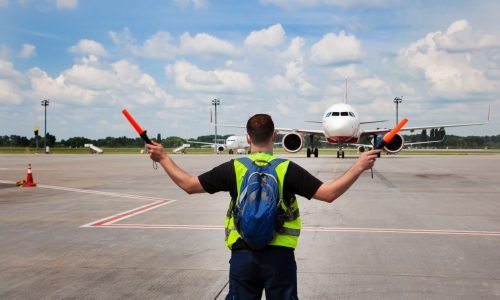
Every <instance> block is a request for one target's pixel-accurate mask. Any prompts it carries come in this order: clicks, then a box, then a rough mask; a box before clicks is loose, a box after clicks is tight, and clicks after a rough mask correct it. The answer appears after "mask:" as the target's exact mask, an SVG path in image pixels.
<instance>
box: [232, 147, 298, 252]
mask: <svg viewBox="0 0 500 300" xmlns="http://www.w3.org/2000/svg"><path fill="white" fill-rule="evenodd" d="M248 158H250V159H251V160H253V161H255V160H263V161H268V162H269V161H271V160H273V159H274V158H275V157H274V156H272V155H269V154H267V153H261V152H259V153H255V154H251V155H249V156H248ZM289 164H290V161H288V160H286V161H284V162H282V163H280V164H279V165H277V166H276V174H278V182H279V191H280V204H281V207H282V208H283V211H285V214H284V215H283V216H280V217H281V218H282V219H283V221H284V224H283V227H282V228H281V229H280V230H278V234H277V235H276V236H275V238H274V239H273V240H272V241H271V242H270V243H269V245H273V246H282V247H289V248H293V249H295V248H296V247H297V243H298V240H299V235H300V229H301V227H302V225H301V221H300V213H299V203H298V201H297V199H296V198H295V196H294V198H293V199H292V200H291V208H288V207H287V206H286V204H285V201H284V200H283V182H284V179H285V174H286V171H287V169H288V165H289ZM234 170H235V174H236V188H237V195H238V197H239V195H240V187H241V182H242V180H243V177H244V176H245V173H246V171H247V169H246V167H245V165H244V164H242V163H241V162H239V161H238V160H234ZM236 201H238V199H236V200H234V199H232V200H231V201H230V203H229V209H228V211H227V214H226V219H225V222H224V226H225V233H226V246H227V247H228V248H229V249H231V247H232V246H233V244H234V243H235V242H236V241H237V240H238V239H239V238H241V236H240V234H239V233H238V231H237V230H236V227H235V226H234V218H233V215H232V213H233V206H234V204H235V203H236Z"/></svg>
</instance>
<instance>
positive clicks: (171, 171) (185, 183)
mask: <svg viewBox="0 0 500 300" xmlns="http://www.w3.org/2000/svg"><path fill="white" fill-rule="evenodd" d="M146 149H148V152H149V154H150V157H151V159H152V160H154V161H157V162H159V163H160V165H161V166H162V167H163V169H164V170H165V172H166V173H167V175H168V176H169V177H170V179H172V181H173V182H175V184H177V185H178V186H179V187H180V188H181V189H183V190H184V191H186V193H188V194H195V193H205V190H204V189H203V187H202V186H201V183H200V181H199V180H198V177H197V176H192V175H191V174H189V173H188V172H186V171H184V170H183V169H181V168H180V167H179V166H177V165H176V164H175V163H174V161H173V160H172V159H171V158H170V156H168V155H167V154H166V153H165V149H163V146H162V145H161V144H158V143H155V142H153V144H152V145H150V144H147V145H146Z"/></svg>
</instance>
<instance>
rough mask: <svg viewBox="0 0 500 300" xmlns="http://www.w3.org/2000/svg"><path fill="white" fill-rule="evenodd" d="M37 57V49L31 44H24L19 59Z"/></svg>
mask: <svg viewBox="0 0 500 300" xmlns="http://www.w3.org/2000/svg"><path fill="white" fill-rule="evenodd" d="M35 55H36V47H35V46H33V45H30V44H23V46H22V48H21V51H20V52H19V57H22V58H31V57H33V56H35Z"/></svg>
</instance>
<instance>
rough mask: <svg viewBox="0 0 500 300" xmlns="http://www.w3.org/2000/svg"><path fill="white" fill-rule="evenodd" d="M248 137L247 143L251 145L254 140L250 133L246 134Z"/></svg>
mask: <svg viewBox="0 0 500 300" xmlns="http://www.w3.org/2000/svg"><path fill="white" fill-rule="evenodd" d="M245 136H246V137H247V143H248V144H249V145H250V144H252V140H251V139H250V135H248V133H247V134H246V135H245Z"/></svg>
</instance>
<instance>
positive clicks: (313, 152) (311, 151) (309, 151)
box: [307, 148, 319, 157]
mask: <svg viewBox="0 0 500 300" xmlns="http://www.w3.org/2000/svg"><path fill="white" fill-rule="evenodd" d="M311 155H314V157H318V155H319V150H318V148H314V149H313V148H307V157H311Z"/></svg>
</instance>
